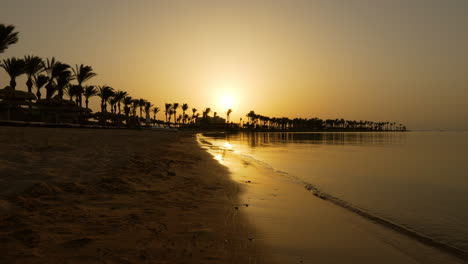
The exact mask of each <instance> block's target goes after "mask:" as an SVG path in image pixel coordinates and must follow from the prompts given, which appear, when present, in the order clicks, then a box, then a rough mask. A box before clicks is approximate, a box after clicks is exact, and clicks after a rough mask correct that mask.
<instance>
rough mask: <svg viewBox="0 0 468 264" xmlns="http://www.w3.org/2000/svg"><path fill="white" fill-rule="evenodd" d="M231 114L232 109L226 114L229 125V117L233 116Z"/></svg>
mask: <svg viewBox="0 0 468 264" xmlns="http://www.w3.org/2000/svg"><path fill="white" fill-rule="evenodd" d="M231 113H232V109H229V110H227V112H226V120H227V122H228V123H229V117H230V116H231Z"/></svg>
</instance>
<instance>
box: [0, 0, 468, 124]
mask: <svg viewBox="0 0 468 264" xmlns="http://www.w3.org/2000/svg"><path fill="white" fill-rule="evenodd" d="M1 5H2V8H1V9H0V17H1V18H2V20H1V21H0V23H5V24H13V25H15V26H16V28H17V30H18V31H20V41H19V42H18V44H16V45H14V46H11V47H10V48H9V49H8V50H7V51H6V52H5V53H3V54H1V55H0V58H2V59H3V58H7V57H11V56H20V57H22V56H23V55H26V54H34V55H38V56H41V57H44V58H45V57H51V56H55V57H56V58H57V59H59V60H60V61H63V62H66V63H69V64H71V65H74V64H81V63H83V64H86V65H91V66H93V68H94V69H95V71H96V72H97V73H98V74H99V75H98V77H96V78H94V79H92V80H91V81H90V82H89V84H97V85H102V84H108V85H111V86H112V87H114V88H116V89H121V90H125V91H128V92H129V93H130V95H132V96H133V97H141V98H145V99H147V100H149V101H151V102H152V103H153V104H155V105H157V106H159V107H161V108H162V107H163V105H164V103H166V102H168V103H173V102H178V103H188V104H189V105H190V106H191V107H196V108H198V109H199V110H200V111H201V110H202V109H204V108H205V107H211V108H212V109H213V110H214V111H217V112H218V113H219V114H220V115H221V113H224V112H225V111H226V110H227V109H226V108H225V106H226V104H227V102H230V101H233V102H231V104H232V108H233V110H234V112H233V114H232V116H233V120H235V121H237V120H239V118H240V117H245V114H246V113H247V112H248V111H250V110H255V111H256V112H257V113H261V114H264V115H268V116H278V117H282V116H288V117H307V118H309V117H315V116H318V117H320V118H324V119H326V118H341V117H343V118H345V119H355V120H374V121H396V122H402V123H404V124H406V125H407V126H408V127H409V128H411V129H468V122H467V121H468V105H467V103H466V101H467V99H468V74H466V71H467V69H468V52H467V50H468V49H467V47H468V33H467V32H468V31H467V30H466V25H468V16H466V14H467V13H468V2H467V1H464V0H459V1H457V0H452V1H436V0H412V1H407V0H405V1H403V0H394V1H375V0H346V1H345V0H343V1H330V0H323V1H273V0H270V1H252V0H251V1H219V0H218V1H214V0H213V1H203V0H200V1H177V0H167V1H150V0H139V1H130V0H128V1H126V0H125V1H124V0H99V1H94V0H93V1H91V0H81V1H59V0H41V1H35V0H28V1H27V0H2V4H1ZM24 82H25V80H24V78H20V79H19V81H18V84H19V86H18V88H19V89H26V88H25V85H24ZM7 84H8V78H7V76H6V74H5V73H4V72H3V71H2V72H0V86H5V85H7ZM221 98H224V99H221ZM94 102H95V104H94V106H97V105H98V103H97V102H98V99H94ZM222 102H224V103H222ZM95 109H97V108H96V107H95ZM162 116H163V115H162V114H161V115H160V116H159V117H160V118H162Z"/></svg>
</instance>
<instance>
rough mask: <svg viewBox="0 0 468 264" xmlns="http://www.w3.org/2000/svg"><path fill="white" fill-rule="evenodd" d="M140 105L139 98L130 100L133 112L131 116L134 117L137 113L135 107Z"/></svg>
mask: <svg viewBox="0 0 468 264" xmlns="http://www.w3.org/2000/svg"><path fill="white" fill-rule="evenodd" d="M139 105H140V100H139V99H133V100H132V113H133V117H136V116H137V114H136V112H137V108H138V106H139Z"/></svg>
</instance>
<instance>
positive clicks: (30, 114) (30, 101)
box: [26, 76, 33, 118]
mask: <svg viewBox="0 0 468 264" xmlns="http://www.w3.org/2000/svg"><path fill="white" fill-rule="evenodd" d="M26 86H28V93H32V86H33V82H32V80H31V76H29V78H28V81H27V82H26ZM28 108H29V118H31V117H32V99H29V106H28Z"/></svg>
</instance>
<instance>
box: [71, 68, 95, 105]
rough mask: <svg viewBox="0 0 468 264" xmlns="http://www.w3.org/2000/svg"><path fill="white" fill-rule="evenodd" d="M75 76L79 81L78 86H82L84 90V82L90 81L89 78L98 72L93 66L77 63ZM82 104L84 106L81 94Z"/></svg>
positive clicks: (74, 70)
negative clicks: (94, 70) (95, 71)
mask: <svg viewBox="0 0 468 264" xmlns="http://www.w3.org/2000/svg"><path fill="white" fill-rule="evenodd" d="M73 74H74V77H75V78H76V81H77V82H78V86H80V87H81V88H82V89H81V90H83V86H82V85H83V83H84V82H86V81H88V80H89V79H91V78H93V77H94V76H96V75H97V74H96V73H94V72H93V68H92V67H91V66H84V65H83V64H81V65H80V66H78V65H75V69H73ZM78 101H79V104H80V106H82V95H81V94H80V96H79V98H78Z"/></svg>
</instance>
